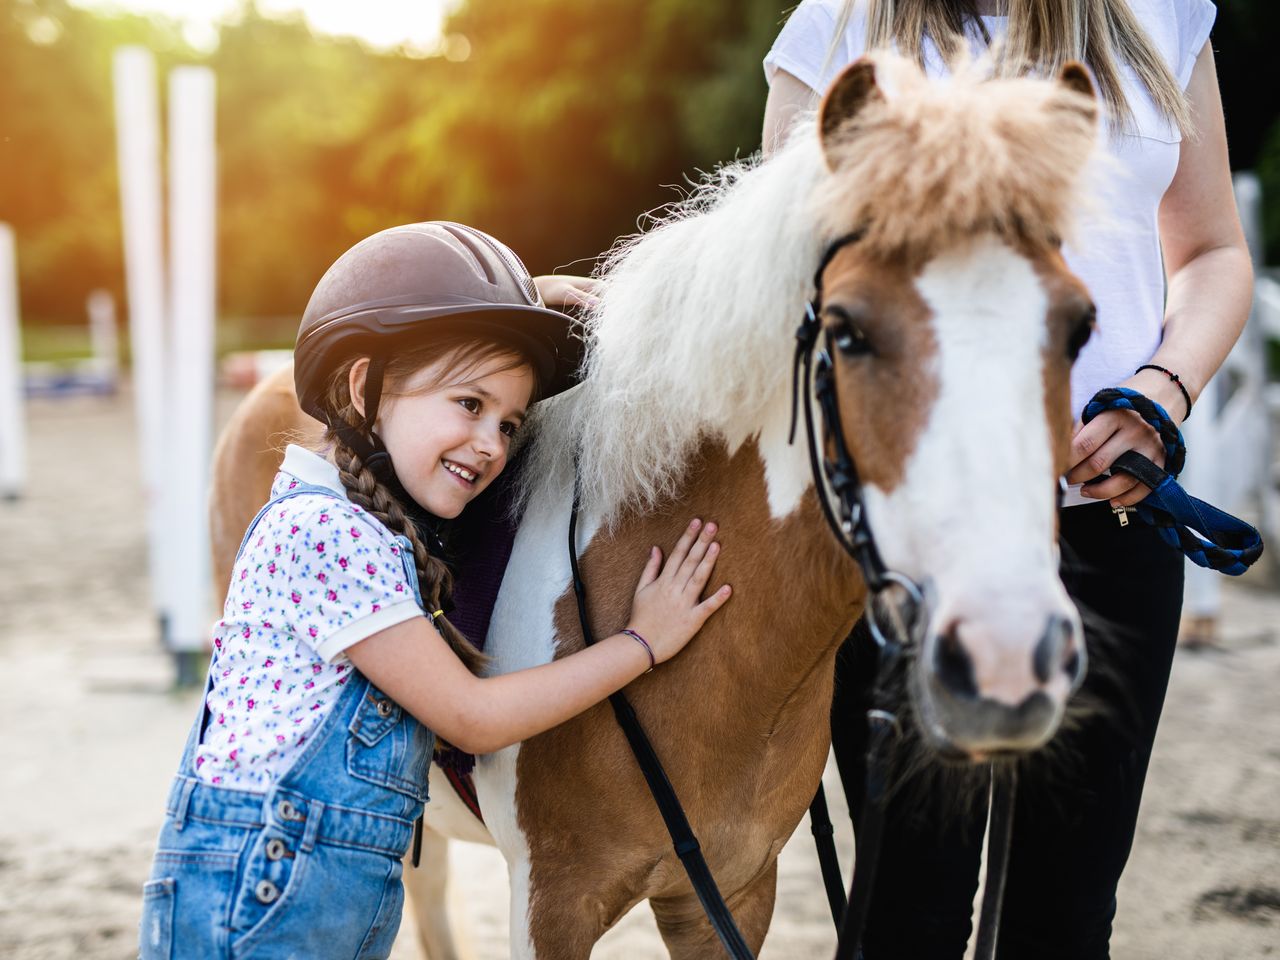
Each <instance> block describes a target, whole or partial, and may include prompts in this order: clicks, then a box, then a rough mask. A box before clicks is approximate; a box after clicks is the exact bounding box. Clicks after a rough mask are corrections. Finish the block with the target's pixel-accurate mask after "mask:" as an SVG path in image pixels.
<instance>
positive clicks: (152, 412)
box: [114, 47, 169, 643]
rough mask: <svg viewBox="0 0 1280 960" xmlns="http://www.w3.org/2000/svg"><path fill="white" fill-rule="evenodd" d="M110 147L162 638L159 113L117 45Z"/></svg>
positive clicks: (136, 67)
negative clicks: (119, 215)
mask: <svg viewBox="0 0 1280 960" xmlns="http://www.w3.org/2000/svg"><path fill="white" fill-rule="evenodd" d="M114 74H115V77H114V79H115V106H116V147H117V155H118V160H119V167H120V206H121V213H122V216H123V221H124V264H125V281H126V286H127V289H128V296H129V345H130V351H131V353H132V358H133V363H132V372H133V375H132V380H133V394H134V406H135V410H136V415H137V422H138V447H139V450H140V452H141V459H142V483H143V489H144V491H145V494H146V504H147V534H148V547H149V549H148V551H147V561H148V566H149V568H150V574H151V600H152V605H153V607H154V608H155V610H156V614H157V616H158V617H159V619H160V631H161V639H162V640H164V642H165V643H167V642H168V622H169V610H168V609H167V606H166V604H167V600H168V596H169V591H168V590H166V588H165V581H166V571H167V570H168V567H169V564H168V562H167V559H166V555H165V539H164V536H163V531H164V515H163V496H164V489H165V485H164V483H163V476H164V458H163V455H162V450H163V443H164V430H163V422H164V410H165V390H164V356H165V343H164V242H163V239H162V238H163V231H162V224H161V205H160V131H159V127H160V119H159V106H158V103H157V97H156V68H155V61H154V59H153V58H152V56H151V52H150V51H148V50H144V49H143V48H141V47H122V48H120V49H119V50H117V51H116V54H115V63H114Z"/></svg>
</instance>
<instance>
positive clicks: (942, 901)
mask: <svg viewBox="0 0 1280 960" xmlns="http://www.w3.org/2000/svg"><path fill="white" fill-rule="evenodd" d="M1215 15H1216V10H1215V8H1214V6H1213V4H1212V3H1210V2H1209V0H866V2H854V0H804V2H802V3H801V4H800V5H799V7H797V8H796V10H795V11H794V13H793V14H792V16H791V18H790V20H789V21H788V22H787V24H786V26H785V27H784V28H783V30H782V32H781V34H780V35H779V37H778V39H777V41H776V42H775V44H774V46H773V48H772V49H771V50H770V52H769V54H768V56H767V57H766V59H765V72H766V74H767V76H768V78H769V82H770V93H769V99H768V103H767V105H766V108H765V122H764V145H765V152H766V154H768V153H769V152H771V151H772V149H773V148H775V147H776V146H777V145H778V144H779V143H781V142H782V141H783V140H785V138H786V135H787V132H788V130H789V127H790V124H791V121H792V120H793V118H794V117H795V116H796V115H797V114H799V113H803V112H805V111H807V110H809V109H811V108H812V107H813V106H815V105H816V103H817V99H818V97H819V95H820V93H821V92H822V91H823V90H825V89H826V87H827V85H828V84H829V83H830V82H831V80H832V79H834V77H835V76H836V75H837V74H838V73H839V72H840V71H841V70H842V69H843V68H844V67H845V66H846V65H847V64H848V63H850V62H851V61H853V60H854V59H856V58H857V57H858V56H860V55H861V54H862V53H864V52H866V51H868V50H871V49H875V48H878V47H886V46H894V47H896V48H897V49H898V50H899V52H901V53H903V54H904V55H908V56H914V57H915V58H916V59H917V60H918V61H919V62H920V63H921V64H922V65H923V66H924V67H925V69H926V70H927V71H928V72H929V73H931V74H935V75H937V74H943V73H945V72H946V71H947V69H948V64H950V63H953V62H954V61H955V59H956V58H957V57H958V56H960V55H962V54H963V53H964V52H965V51H970V52H973V51H977V50H981V49H982V48H985V47H986V46H987V45H988V44H990V43H991V41H992V40H995V39H1000V40H1001V44H1000V48H999V49H1000V51H1001V53H1000V55H999V56H1000V57H1001V58H1002V59H1001V62H1002V63H1021V64H1028V65H1030V69H1032V70H1034V71H1035V72H1038V73H1044V74H1051V73H1052V72H1054V71H1055V70H1056V68H1057V67H1059V66H1060V65H1061V64H1062V63H1063V62H1064V61H1066V60H1069V59H1078V60H1082V61H1084V62H1085V63H1086V64H1088V66H1089V67H1090V69H1091V70H1092V71H1093V74H1094V79H1095V83H1096V84H1097V86H1098V89H1099V93H1100V96H1101V99H1102V101H1103V103H1104V105H1105V107H1106V108H1107V114H1108V119H1107V121H1106V123H1105V129H1104V131H1103V136H1102V142H1103V144H1104V148H1105V150H1106V152H1107V154H1109V156H1110V158H1111V160H1112V161H1113V162H1112V163H1111V164H1110V165H1109V166H1108V167H1107V171H1108V172H1107V173H1106V174H1105V177H1104V179H1102V180H1101V181H1100V182H1099V184H1098V187H1097V189H1098V191H1099V194H1100V196H1099V197H1098V199H1099V203H1098V204H1097V207H1098V208H1099V209H1101V210H1103V211H1105V214H1106V216H1107V222H1106V224H1105V225H1103V224H1101V223H1094V224H1093V225H1092V226H1090V225H1089V224H1088V223H1087V222H1086V223H1085V224H1084V228H1083V229H1081V230H1080V233H1079V236H1080V237H1081V238H1082V246H1080V247H1078V248H1074V249H1073V248H1070V247H1068V248H1066V249H1065V250H1064V255H1065V257H1066V260H1067V263H1068V265H1069V266H1070V267H1071V268H1072V269H1073V270H1074V271H1075V272H1076V274H1078V275H1079V276H1080V278H1081V279H1082V280H1083V281H1084V283H1085V284H1086V286H1088V288H1089V289H1090V291H1091V293H1092V295H1093V298H1094V301H1095V303H1096V304H1097V307H1098V320H1097V331H1096V333H1095V335H1094V337H1093V338H1092V339H1091V340H1090V342H1089V343H1088V345H1087V346H1086V347H1085V349H1084V351H1083V352H1082V353H1081V355H1080V359H1079V361H1078V362H1077V363H1076V365H1075V369H1074V371H1073V375H1072V406H1073V410H1074V411H1075V412H1076V413H1077V415H1078V414H1079V412H1080V411H1081V410H1082V409H1083V407H1084V405H1085V403H1086V402H1087V401H1088V400H1089V398H1090V397H1091V396H1092V395H1093V394H1094V393H1095V392H1096V391H1098V390H1099V389H1101V388H1103V387H1110V386H1127V387H1131V388H1133V389H1135V390H1138V391H1139V392H1141V393H1144V394H1145V395H1146V396H1148V397H1150V398H1151V399H1152V400H1155V401H1156V402H1157V403H1159V404H1160V405H1161V406H1162V407H1164V408H1165V410H1167V411H1168V412H1169V414H1170V415H1171V416H1172V417H1173V419H1174V420H1175V421H1178V422H1181V421H1182V420H1185V419H1186V417H1187V416H1188V415H1189V414H1190V411H1191V407H1192V405H1193V403H1194V401H1195V399H1196V397H1197V396H1198V394H1199V392H1200V390H1202V389H1203V387H1204V385H1205V384H1206V383H1207V382H1208V380H1209V378H1210V377H1211V376H1212V375H1213V373H1214V372H1215V371H1216V370H1217V369H1218V367H1219V365H1220V364H1221V363H1222V361H1223V359H1224V358H1225V357H1226V355H1227V353H1228V351H1229V350H1230V349H1231V346H1232V344H1233V343H1234V342H1235V340H1236V338H1237V337H1238V336H1239V333H1240V330H1241V329H1242V327H1243V325H1244V322H1245V319H1246V318H1247V315H1248V309H1249V300H1250V296H1251V292H1252V268H1251V266H1250V260H1249V254H1248V250H1247V247H1246V245H1245V240H1244V236H1243V233H1242V231H1241V228H1240V223H1239V219H1238V217H1237V214H1236V209H1235V204H1234V199H1233V195H1232V188H1231V177H1230V166H1229V164H1228V160H1227V145H1226V134H1225V130H1224V125H1223V116H1222V104H1221V98H1220V97H1219V93H1218V85H1217V76H1216V71H1215V68H1214V61H1213V52H1212V50H1211V49H1210V47H1209V45H1208V36H1209V31H1210V29H1211V27H1212V25H1213V21H1214V17H1215ZM975 435H977V436H978V437H980V429H979V430H977V431H975ZM978 442H980V440H979V441H978ZM1127 450H1136V451H1138V452H1139V453H1142V454H1144V455H1146V456H1147V457H1149V458H1151V459H1153V460H1155V461H1156V462H1158V463H1162V462H1163V454H1162V451H1161V448H1160V444H1159V442H1158V440H1157V438H1156V436H1155V433H1154V431H1152V430H1151V429H1150V428H1149V427H1148V426H1146V424H1145V423H1143V422H1142V421H1141V420H1140V419H1139V418H1138V417H1137V416H1136V415H1135V414H1132V413H1130V412H1122V411H1113V412H1108V413H1104V414H1102V415H1100V416H1099V417H1097V418H1096V419H1095V420H1093V421H1092V422H1091V423H1090V424H1089V425H1088V426H1087V427H1083V428H1081V427H1080V426H1079V425H1077V429H1076V433H1075V437H1074V440H1073V444H1072V459H1073V462H1074V463H1075V464H1076V465H1075V466H1074V467H1073V468H1072V469H1071V470H1070V471H1069V472H1068V474H1067V480H1068V481H1069V482H1070V483H1071V484H1073V489H1072V492H1071V494H1070V495H1069V497H1068V501H1067V502H1068V506H1067V507H1066V508H1064V509H1063V511H1062V512H1061V517H1060V528H1061V536H1062V540H1063V542H1064V543H1065V544H1066V549H1065V550H1064V555H1068V556H1070V555H1074V556H1075V557H1076V558H1077V560H1078V562H1077V563H1073V564H1071V566H1070V568H1069V569H1067V570H1064V574H1063V578H1064V582H1065V583H1066V584H1067V587H1068V590H1069V591H1070V592H1071V594H1072V596H1073V597H1074V598H1075V599H1076V601H1077V603H1079V605H1080V606H1081V608H1082V610H1086V611H1090V612H1091V613H1092V614H1094V615H1096V616H1097V617H1098V618H1100V619H1102V620H1103V621H1104V622H1106V628H1105V629H1106V631H1107V634H1108V635H1109V636H1110V637H1111V638H1112V640H1113V641H1114V645H1113V648H1112V649H1108V651H1107V653H1106V655H1105V658H1103V659H1105V662H1106V674H1107V676H1104V675H1103V673H1102V671H1101V670H1099V669H1094V670H1092V671H1091V672H1090V676H1089V678H1088V680H1086V683H1085V690H1086V692H1087V693H1089V694H1090V695H1091V696H1092V697H1093V699H1094V700H1096V701H1100V702H1102V703H1103V704H1105V706H1106V710H1105V711H1104V712H1102V713H1100V714H1098V715H1095V716H1093V717H1091V718H1089V719H1086V720H1084V721H1081V722H1080V723H1079V724H1078V725H1077V726H1075V727H1074V728H1072V729H1070V730H1067V731H1064V732H1063V733H1061V734H1060V735H1059V737H1058V743H1059V744H1060V745H1061V746H1062V747H1063V749H1062V750H1061V751H1055V753H1056V754H1057V755H1067V756H1069V757H1075V758H1076V759H1077V762H1076V763H1073V764H1071V765H1070V766H1069V767H1066V768H1060V769H1059V770H1058V771H1057V772H1056V773H1049V772H1048V771H1047V767H1048V766H1049V765H1048V764H1041V765H1039V766H1041V767H1044V768H1046V770H1045V776H1043V777H1041V776H1038V774H1039V772H1040V771H1038V770H1036V769H1034V768H1033V770H1032V771H1031V773H1030V775H1026V776H1024V778H1023V781H1022V785H1021V789H1020V796H1019V798H1018V806H1017V810H1016V813H1015V817H1014V836H1013V842H1012V854H1011V859H1010V864H1009V873H1008V885H1007V888H1006V889H1007V892H1006V896H1005V908H1004V919H1003V923H1002V927H1001V935H1000V953H999V956H1000V958H1001V960H1010V958H1022V957H1026V958H1034V960H1050V958H1056V957H1063V958H1066V957H1070V958H1073V960H1090V958H1099V957H1107V956H1108V950H1109V947H1108V944H1109V940H1110V935H1111V924H1112V920H1113V918H1114V916H1115V911H1116V896H1115V894H1116V887H1117V884H1118V883H1119V880H1120V874H1121V872H1122V870H1123V869H1124V864H1125V861H1126V860H1127V858H1128V855H1129V850H1130V848H1131V846H1132V842H1133V835H1134V829H1135V825H1136V822H1137V815H1138V806H1139V802H1140V800H1141V795H1142V784H1143V780H1144V778H1145V776H1146V770H1147V763H1148V760H1149V758H1150V755H1151V746H1152V742H1153V740H1154V738H1155V732H1156V726H1157V723H1158V721H1159V717H1160V711H1161V707H1162V705H1163V702H1164V695H1165V688H1166V686H1167V683H1168V678H1169V670H1170V666H1171V663H1172V658H1173V651H1174V646H1175V642H1176V638H1177V629H1178V621H1179V616H1180V611H1181V605H1182V579H1183V560H1182V557H1181V556H1180V555H1179V554H1178V553H1176V552H1175V551H1173V550H1170V549H1169V548H1168V547H1167V546H1166V545H1165V544H1164V543H1163V542H1162V541H1161V540H1160V539H1159V537H1158V536H1157V534H1156V532H1155V530H1154V528H1151V527H1148V526H1147V525H1145V524H1141V523H1135V522H1129V521H1128V515H1127V513H1126V512H1125V510H1124V508H1126V507H1130V506H1132V505H1133V504H1135V503H1137V502H1138V501H1139V500H1141V499H1142V498H1143V497H1144V496H1145V495H1146V494H1147V492H1148V491H1147V488H1146V487H1144V486H1141V485H1139V484H1137V483H1136V482H1135V481H1134V480H1133V479H1132V478H1131V477H1129V476H1128V475H1127V474H1123V473H1117V474H1116V475H1115V476H1113V477H1109V478H1108V477H1106V476H1103V474H1104V473H1105V472H1106V471H1107V470H1108V468H1109V467H1110V466H1111V464H1112V463H1113V462H1114V461H1115V459H1116V457H1118V456H1119V455H1120V454H1121V453H1123V452H1125V451H1127ZM1094 478H1098V479H1096V480H1095V479H1094ZM1098 662H1099V661H1097V660H1095V663H1098ZM872 663H874V650H873V649H871V647H870V644H869V641H868V639H867V638H866V637H864V636H861V634H860V633H859V632H857V631H855V633H854V635H853V637H851V639H850V642H849V643H847V644H846V647H845V649H844V650H843V651H842V654H841V657H840V659H839V662H838V665H837V682H836V691H837V692H836V701H835V704H834V705H833V712H832V735H833V744H834V748H835V752H836V759H837V762H838V764H839V766H840V771H841V776H842V779H843V780H844V784H845V791H846V794H847V795H848V796H849V797H850V798H851V801H852V804H853V810H852V812H853V813H854V816H855V821H856V819H857V815H858V813H859V811H858V809H857V808H858V802H857V801H858V798H860V797H861V796H862V782H863V777H864V770H863V761H862V756H863V753H864V750H865V738H866V730H865V722H864V721H863V714H864V712H865V700H866V697H867V690H866V689H865V687H863V686H860V683H865V682H867V681H868V680H869V678H870V676H871V675H872V673H873V669H872V667H871V666H870V665H871V664H872ZM904 793H909V791H904ZM937 806H939V807H941V804H939V805H937ZM984 820H985V807H984V808H982V809H977V810H973V811H971V812H969V813H964V814H958V813H946V814H943V813H941V811H940V810H938V809H933V810H930V809H928V807H927V805H920V804H917V805H914V806H910V807H909V806H908V805H907V804H906V802H905V801H903V800H901V799H899V800H898V801H897V802H893V803H891V804H890V809H889V811H888V813H887V817H886V824H885V830H884V840H883V847H882V854H881V858H880V867H879V872H878V874H877V880H876V885H875V892H874V895H873V901H872V906H871V914H870V918H869V921H868V927H867V931H866V934H865V936H864V954H865V957H866V960H884V958H897V957H907V958H912V960H931V958H947V960H958V958H960V957H961V956H962V955H963V953H964V949H965V944H966V941H967V939H968V937H969V933H970V930H971V908H972V901H973V896H974V892H975V888H976V885H977V874H978V860H979V855H980V849H981V843H982V833H983V825H984Z"/></svg>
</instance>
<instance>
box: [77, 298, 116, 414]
mask: <svg viewBox="0 0 1280 960" xmlns="http://www.w3.org/2000/svg"><path fill="white" fill-rule="evenodd" d="M85 310H86V311H87V312H88V314H89V344H90V349H91V350H92V353H93V365H94V372H95V373H98V374H99V375H101V376H102V378H103V381H104V382H105V383H106V384H107V385H109V386H110V388H111V389H113V390H114V389H115V384H116V378H117V376H118V374H119V368H120V342H119V335H118V334H117V332H116V301H115V298H114V297H112V296H111V294H110V293H109V292H108V291H106V290H94V291H93V292H92V293H90V294H89V296H88V298H87V299H86V300H85Z"/></svg>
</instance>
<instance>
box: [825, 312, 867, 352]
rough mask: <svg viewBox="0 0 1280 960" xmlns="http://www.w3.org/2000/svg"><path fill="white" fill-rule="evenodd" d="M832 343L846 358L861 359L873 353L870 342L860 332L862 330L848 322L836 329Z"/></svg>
mask: <svg viewBox="0 0 1280 960" xmlns="http://www.w3.org/2000/svg"><path fill="white" fill-rule="evenodd" d="M832 342H833V343H834V344H835V347H836V349H837V350H839V351H840V352H841V353H843V354H844V355H845V356H846V357H861V356H866V355H867V354H869V353H874V352H875V351H874V350H872V349H871V341H870V340H868V339H867V335H866V334H865V333H863V332H862V328H861V327H858V326H856V325H854V324H853V323H851V322H849V321H845V322H844V323H842V324H840V326H838V327H836V329H835V331H834V335H833V337H832Z"/></svg>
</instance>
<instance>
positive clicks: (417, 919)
mask: <svg viewBox="0 0 1280 960" xmlns="http://www.w3.org/2000/svg"><path fill="white" fill-rule="evenodd" d="M404 888H405V894H406V896H407V897H408V900H409V903H408V907H409V910H410V911H411V912H412V914H413V919H414V923H415V924H416V926H417V928H418V946H419V947H420V948H421V951H422V957H423V960H471V958H472V957H474V956H475V953H474V952H473V951H472V950H471V946H470V944H468V943H466V942H465V940H464V939H462V938H458V937H455V936H454V929H453V924H452V923H451V922H450V918H449V841H448V840H447V839H446V838H444V837H442V836H440V834H438V833H436V832H434V831H433V830H430V829H424V830H423V831H422V856H421V858H420V859H419V864H418V866H417V867H416V868H415V867H414V866H413V865H412V863H411V860H410V857H408V856H406V857H405V858H404Z"/></svg>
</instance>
